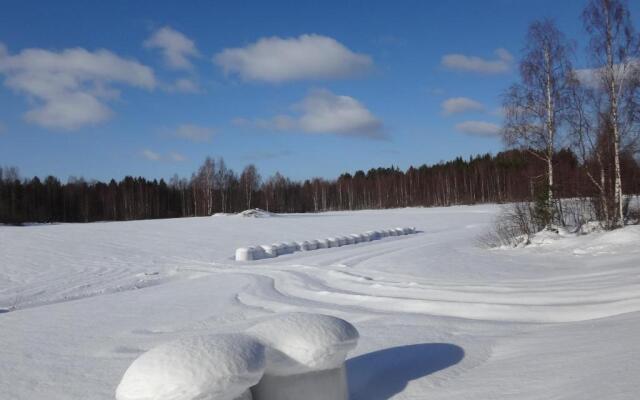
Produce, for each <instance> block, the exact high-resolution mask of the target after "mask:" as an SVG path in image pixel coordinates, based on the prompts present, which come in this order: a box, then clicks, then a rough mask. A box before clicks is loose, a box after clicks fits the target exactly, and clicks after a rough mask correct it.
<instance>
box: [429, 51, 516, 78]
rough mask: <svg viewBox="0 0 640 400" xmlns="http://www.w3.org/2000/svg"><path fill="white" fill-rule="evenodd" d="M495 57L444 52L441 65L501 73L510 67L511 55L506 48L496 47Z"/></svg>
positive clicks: (454, 68) (462, 69)
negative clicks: (488, 57) (488, 58)
mask: <svg viewBox="0 0 640 400" xmlns="http://www.w3.org/2000/svg"><path fill="white" fill-rule="evenodd" d="M494 54H495V55H496V58H495V59H492V60H487V59H484V58H481V57H476V56H467V55H464V54H446V55H444V56H443V57H442V61H441V63H442V65H443V66H444V67H446V68H448V69H453V70H458V71H466V72H477V73H481V74H501V73H504V72H507V71H509V70H510V69H511V65H512V63H513V56H512V55H511V53H509V52H508V51H507V50H506V49H502V48H500V49H496V50H495V51H494Z"/></svg>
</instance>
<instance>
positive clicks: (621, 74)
mask: <svg viewBox="0 0 640 400" xmlns="http://www.w3.org/2000/svg"><path fill="white" fill-rule="evenodd" d="M613 70H614V74H615V76H616V78H617V79H620V80H627V79H631V78H633V77H634V76H635V74H637V73H638V71H640V60H638V59H632V60H631V61H630V62H629V63H628V64H624V65H623V64H615V65H614V68H613ZM574 73H575V74H576V77H577V78H578V80H579V81H580V82H581V83H582V84H583V85H585V86H587V87H589V88H591V89H597V88H598V87H600V86H602V82H603V81H602V77H603V74H604V73H605V70H604V69H603V68H582V69H576V70H574Z"/></svg>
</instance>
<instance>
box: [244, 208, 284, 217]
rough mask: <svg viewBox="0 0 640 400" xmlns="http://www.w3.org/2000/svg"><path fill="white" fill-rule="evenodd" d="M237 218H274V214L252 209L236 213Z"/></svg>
mask: <svg viewBox="0 0 640 400" xmlns="http://www.w3.org/2000/svg"><path fill="white" fill-rule="evenodd" d="M238 216H239V217H245V218H270V217H275V216H276V214H274V213H272V212H269V211H265V210H262V209H260V208H252V209H250V210H244V211H242V212H241V213H238Z"/></svg>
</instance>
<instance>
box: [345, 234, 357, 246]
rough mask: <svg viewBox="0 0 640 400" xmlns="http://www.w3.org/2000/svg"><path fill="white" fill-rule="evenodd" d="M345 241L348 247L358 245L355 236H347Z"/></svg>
mask: <svg viewBox="0 0 640 400" xmlns="http://www.w3.org/2000/svg"><path fill="white" fill-rule="evenodd" d="M344 240H345V244H346V245H351V244H355V243H357V242H356V239H355V238H354V237H353V235H347V236H345V237H344Z"/></svg>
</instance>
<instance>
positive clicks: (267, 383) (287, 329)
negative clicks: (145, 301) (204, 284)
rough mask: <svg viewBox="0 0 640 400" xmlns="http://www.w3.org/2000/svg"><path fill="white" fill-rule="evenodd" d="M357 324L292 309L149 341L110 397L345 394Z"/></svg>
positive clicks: (164, 399) (330, 398)
mask: <svg viewBox="0 0 640 400" xmlns="http://www.w3.org/2000/svg"><path fill="white" fill-rule="evenodd" d="M358 336H359V335H358V331H357V330H356V328H355V327H353V325H351V324H350V323H348V322H347V321H345V320H342V319H340V318H336V317H332V316H328V315H320V314H307V313H291V314H284V315H280V316H277V317H275V318H271V319H268V320H266V321H263V322H261V323H259V324H257V325H254V326H253V327H251V328H249V329H248V330H247V331H246V332H245V333H239V334H225V335H209V336H196V337H192V338H187V339H180V340H177V341H174V342H170V343H166V344H163V345H160V346H158V347H155V348H153V349H151V350H149V351H148V352H146V353H144V354H142V355H141V356H140V357H138V358H137V359H136V360H134V361H133V363H132V364H131V365H130V366H129V368H128V369H127V371H126V372H125V373H124V376H123V377H122V380H121V382H120V384H119V385H118V388H117V389H116V399H117V400H302V399H305V400H347V398H348V390H347V380H346V374H345V368H344V361H345V359H346V356H347V353H348V352H349V351H350V350H351V349H353V348H354V347H355V346H356V344H357V341H358Z"/></svg>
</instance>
